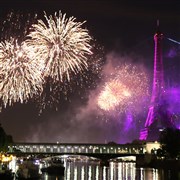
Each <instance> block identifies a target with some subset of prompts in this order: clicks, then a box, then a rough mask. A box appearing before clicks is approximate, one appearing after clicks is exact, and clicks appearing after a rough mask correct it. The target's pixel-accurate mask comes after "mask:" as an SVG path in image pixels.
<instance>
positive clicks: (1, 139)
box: [0, 124, 13, 152]
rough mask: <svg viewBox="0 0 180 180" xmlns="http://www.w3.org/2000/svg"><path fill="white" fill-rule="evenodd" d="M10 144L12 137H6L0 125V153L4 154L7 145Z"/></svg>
mask: <svg viewBox="0 0 180 180" xmlns="http://www.w3.org/2000/svg"><path fill="white" fill-rule="evenodd" d="M12 142H13V139H12V136H11V135H7V134H6V132H5V131H4V129H3V128H2V126H1V124H0V151H3V152H6V151H7V149H8V145H9V144H10V143H12Z"/></svg>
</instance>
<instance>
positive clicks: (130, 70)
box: [97, 65, 149, 112]
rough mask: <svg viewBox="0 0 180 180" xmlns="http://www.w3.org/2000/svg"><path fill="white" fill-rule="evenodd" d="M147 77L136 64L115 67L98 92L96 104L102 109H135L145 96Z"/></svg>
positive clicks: (146, 93) (146, 92)
mask: <svg viewBox="0 0 180 180" xmlns="http://www.w3.org/2000/svg"><path fill="white" fill-rule="evenodd" d="M148 95H149V93H148V79H147V75H146V73H145V72H143V71H142V69H139V68H138V67H136V66H132V65H122V66H120V67H117V68H116V69H115V71H114V73H113V74H112V75H111V77H110V78H109V80H108V81H107V82H106V83H105V85H104V87H103V89H102V91H101V92H100V94H99V96H98V99H97V104H98V106H99V107H100V108H101V109H102V110H104V111H120V112H124V111H125V110H126V109H133V111H135V109H138V108H137V104H138V103H139V102H140V101H142V98H143V97H147V96H148ZM135 107H136V108H135Z"/></svg>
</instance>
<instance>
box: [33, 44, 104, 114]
mask: <svg viewBox="0 0 180 180" xmlns="http://www.w3.org/2000/svg"><path fill="white" fill-rule="evenodd" d="M92 52H93V55H92V56H91V57H90V59H89V60H88V61H87V63H88V68H86V69H84V70H83V71H82V72H78V73H77V74H76V76H73V75H70V76H71V77H72V78H71V79H70V81H68V80H67V79H64V81H63V82H52V81H53V80H52V79H51V78H50V77H48V78H46V83H45V84H44V89H43V92H42V93H41V96H39V97H38V96H37V97H36V102H37V105H38V109H39V114H41V113H42V112H43V111H44V110H45V109H49V108H51V109H54V110H58V109H59V107H60V105H61V102H64V101H68V102H71V100H72V97H73V96H74V94H76V95H77V96H78V97H80V98H82V99H83V98H85V96H87V94H88V92H89V89H94V88H96V87H97V82H98V80H99V79H100V78H101V73H100V72H101V70H102V65H103V55H104V49H103V48H102V47H101V46H100V45H97V44H94V45H93V48H92ZM72 94H73V96H72Z"/></svg>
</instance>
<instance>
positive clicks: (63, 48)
mask: <svg viewBox="0 0 180 180" xmlns="http://www.w3.org/2000/svg"><path fill="white" fill-rule="evenodd" d="M44 16H45V20H46V21H45V22H43V21H42V20H38V23H37V24H33V25H32V31H31V32H30V34H29V35H28V37H29V39H27V40H26V43H27V44H28V46H29V47H31V49H32V48H33V49H34V52H35V53H36V56H35V58H36V59H37V60H38V61H43V62H44V64H45V69H44V76H45V77H51V78H52V79H53V80H54V81H63V79H64V78H66V79H68V80H70V74H71V72H73V73H74V74H76V73H77V72H79V71H81V70H82V69H84V68H85V67H87V55H90V54H92V52H91V46H90V41H91V37H90V35H89V34H88V31H87V29H83V28H82V25H83V24H84V22H76V21H75V20H76V19H75V18H74V17H70V18H66V14H64V15H63V14H62V13H61V12H59V13H55V14H54V16H52V15H50V16H49V17H48V16H47V15H46V14H45V15H44Z"/></svg>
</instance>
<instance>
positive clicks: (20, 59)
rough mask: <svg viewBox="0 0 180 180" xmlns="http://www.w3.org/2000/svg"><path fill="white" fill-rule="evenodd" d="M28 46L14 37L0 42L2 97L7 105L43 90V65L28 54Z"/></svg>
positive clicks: (0, 91)
mask: <svg viewBox="0 0 180 180" xmlns="http://www.w3.org/2000/svg"><path fill="white" fill-rule="evenodd" d="M26 48H27V46H26V44H24V43H22V44H20V45H19V44H18V42H17V39H14V38H11V39H10V40H9V41H4V42H1V43H0V98H1V99H2V101H3V104H4V106H5V107H6V106H7V105H12V104H13V103H14V102H21V103H23V102H26V101H27V100H28V99H29V98H31V97H32V96H33V95H35V94H37V93H40V92H41V91H42V83H43V79H42V73H41V72H42V69H41V68H42V66H41V65H40V64H39V62H36V61H35V60H32V58H31V57H29V56H27V54H26Z"/></svg>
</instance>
